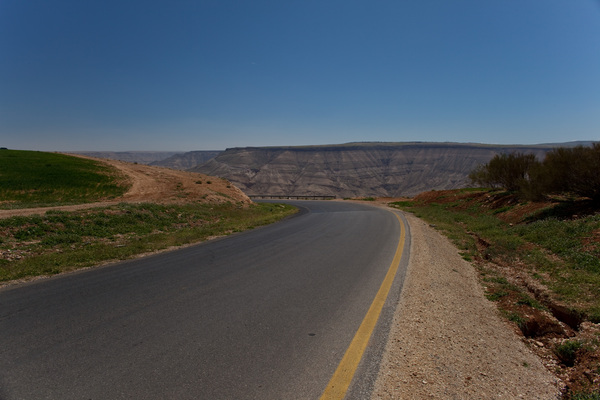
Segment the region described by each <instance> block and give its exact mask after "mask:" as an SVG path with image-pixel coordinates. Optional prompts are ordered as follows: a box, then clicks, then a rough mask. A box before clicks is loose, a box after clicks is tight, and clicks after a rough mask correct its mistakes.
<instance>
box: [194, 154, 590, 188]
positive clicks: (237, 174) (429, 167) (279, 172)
mask: <svg viewBox="0 0 600 400" xmlns="http://www.w3.org/2000/svg"><path fill="white" fill-rule="evenodd" d="M589 143H591V142H570V143H556V144H540V145H488V144H477V143H418V142H411V143H376V142H365V143H348V144H342V145H324V146H297V147H294V146H292V147H245V148H232V149H227V150H226V151H225V152H223V153H221V154H220V155H218V156H217V157H215V158H213V159H212V160H210V161H208V162H207V163H205V164H204V165H200V166H198V167H196V168H193V169H192V170H193V171H197V172H202V173H205V174H208V175H213V176H220V177H224V178H227V179H228V180H230V181H231V182H233V183H234V184H235V185H236V186H237V187H239V188H240V189H242V190H243V191H244V192H245V193H246V194H248V195H260V194H270V195H307V194H311V195H335V196H337V197H358V196H382V197H399V196H413V195H415V194H418V193H420V192H423V191H427V190H443V189H456V188H461V187H466V186H469V185H470V180H469V179H468V174H469V173H470V172H471V171H472V170H473V169H474V168H476V167H477V166H478V165H480V164H482V163H487V162H488V161H489V160H490V159H491V158H492V157H493V156H494V155H496V154H500V153H511V152H522V153H533V154H535V155H536V156H538V157H539V158H540V159H541V158H543V157H544V155H545V154H546V152H548V151H549V150H551V149H552V148H555V147H559V146H563V147H566V146H574V145H579V144H582V145H585V144H589Z"/></svg>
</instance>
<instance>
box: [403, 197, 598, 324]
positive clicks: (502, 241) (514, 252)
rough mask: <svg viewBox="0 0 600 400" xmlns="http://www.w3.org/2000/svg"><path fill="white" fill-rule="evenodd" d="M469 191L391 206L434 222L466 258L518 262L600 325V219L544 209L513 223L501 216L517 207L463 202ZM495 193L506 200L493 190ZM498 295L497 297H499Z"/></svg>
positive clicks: (470, 200) (471, 201) (494, 295)
mask: <svg viewBox="0 0 600 400" xmlns="http://www.w3.org/2000/svg"><path fill="white" fill-rule="evenodd" d="M466 193H468V192H467V191H457V192H456V195H455V197H454V198H444V199H442V198H438V199H437V200H435V201H432V202H428V203H420V202H418V201H410V202H409V201H403V202H398V203H392V204H391V205H393V206H396V207H398V208H402V209H404V210H406V211H410V212H413V213H414V214H415V215H416V216H417V217H420V218H422V219H424V220H426V221H428V222H429V223H431V224H434V225H435V226H436V227H437V228H438V229H439V230H441V231H442V232H444V233H445V234H446V235H447V236H448V237H449V238H450V239H451V240H453V241H454V243H455V244H456V245H457V247H458V248H459V249H460V250H461V255H462V257H463V258H464V259H467V260H481V259H483V260H490V261H494V262H499V263H501V264H503V265H512V264H515V263H519V264H521V265H524V266H525V268H526V269H529V270H530V273H531V274H533V275H537V276H540V275H539V274H538V273H543V274H544V276H545V277H546V278H545V279H544V282H543V283H544V284H546V285H547V286H548V287H549V288H550V289H551V290H552V292H553V293H554V295H555V296H556V298H557V299H559V300H561V301H563V302H566V303H567V304H570V305H572V306H573V308H575V309H577V310H578V311H581V312H583V313H584V314H585V315H586V316H587V318H588V319H589V320H590V321H592V322H600V296H598V293H600V243H599V238H600V215H598V214H592V215H588V216H582V217H578V218H575V219H567V218H562V219H559V218H557V217H555V216H552V213H551V212H549V210H548V209H545V210H543V211H541V212H539V214H537V215H529V216H527V217H526V218H525V219H524V220H523V221H522V222H520V223H515V224H509V223H508V222H506V221H504V220H502V219H501V218H500V216H501V214H502V213H503V212H506V211H509V210H512V209H513V208H515V207H517V206H515V207H506V206H501V207H499V208H492V207H490V206H489V205H488V204H487V203H486V202H485V200H482V199H485V197H480V198H479V199H478V200H477V201H474V200H473V199H472V198H469V197H464V198H462V197H461V196H462V195H465V194H466ZM471 193H473V192H471ZM494 195H496V199H497V198H501V197H502V196H501V194H500V195H498V194H496V193H494V192H490V196H492V197H493V196H494ZM449 196H451V195H447V196H446V197H449ZM519 206H520V205H519ZM557 207H560V204H559V205H558V206H557ZM499 210H501V211H499ZM546 215H549V216H546ZM478 240H481V241H478ZM482 241H483V242H482ZM481 243H485V246H482V245H481ZM478 244H479V245H478ZM497 296H498V294H492V297H493V298H494V299H496V297H497ZM536 306H539V305H536Z"/></svg>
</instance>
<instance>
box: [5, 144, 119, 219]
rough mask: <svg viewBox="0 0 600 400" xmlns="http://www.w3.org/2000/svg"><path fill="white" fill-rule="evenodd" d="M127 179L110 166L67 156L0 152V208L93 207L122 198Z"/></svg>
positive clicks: (26, 152)
mask: <svg viewBox="0 0 600 400" xmlns="http://www.w3.org/2000/svg"><path fill="white" fill-rule="evenodd" d="M128 188H129V185H128V183H127V181H126V179H125V177H123V176H121V175H120V174H119V173H118V172H117V171H116V170H113V169H111V168H109V167H108V166H106V165H104V164H102V163H99V162H96V161H93V160H87V159H83V158H78V157H73V156H68V155H65V154H57V153H46V152H39V151H24V150H7V149H4V150H0V208H1V209H19V208H32V207H46V206H56V205H70V204H81V203H90V202H96V201H102V200H107V199H113V198H116V197H118V196H121V195H123V194H124V193H125V192H126V191H127V189H128Z"/></svg>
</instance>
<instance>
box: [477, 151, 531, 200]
mask: <svg viewBox="0 0 600 400" xmlns="http://www.w3.org/2000/svg"><path fill="white" fill-rule="evenodd" d="M539 164H540V162H539V161H538V160H537V159H536V158H535V155H533V154H522V153H513V154H497V155H495V156H494V158H492V159H491V160H490V162H489V163H487V164H484V165H481V166H479V167H478V168H476V169H475V170H474V171H473V172H471V174H469V178H470V179H471V180H472V181H473V182H474V183H476V184H480V185H483V186H490V187H493V188H495V187H501V188H504V189H506V190H508V191H511V192H516V191H524V190H525V189H527V190H528V191H531V189H532V184H531V181H530V173H531V171H533V170H534V169H535V170H537V169H538V168H539Z"/></svg>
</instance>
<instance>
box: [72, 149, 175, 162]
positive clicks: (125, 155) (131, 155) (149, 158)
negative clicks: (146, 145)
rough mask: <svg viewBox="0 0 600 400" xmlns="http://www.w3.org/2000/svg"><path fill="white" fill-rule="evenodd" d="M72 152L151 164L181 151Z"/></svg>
mask: <svg viewBox="0 0 600 400" xmlns="http://www.w3.org/2000/svg"><path fill="white" fill-rule="evenodd" d="M73 153H74V154H81V155H84V156H88V157H96V158H108V159H109V160H119V161H127V162H136V163H139V164H151V163H153V162H155V161H159V160H164V159H165V158H169V157H171V156H173V155H176V154H180V153H181V152H175V151H74V152H73Z"/></svg>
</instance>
